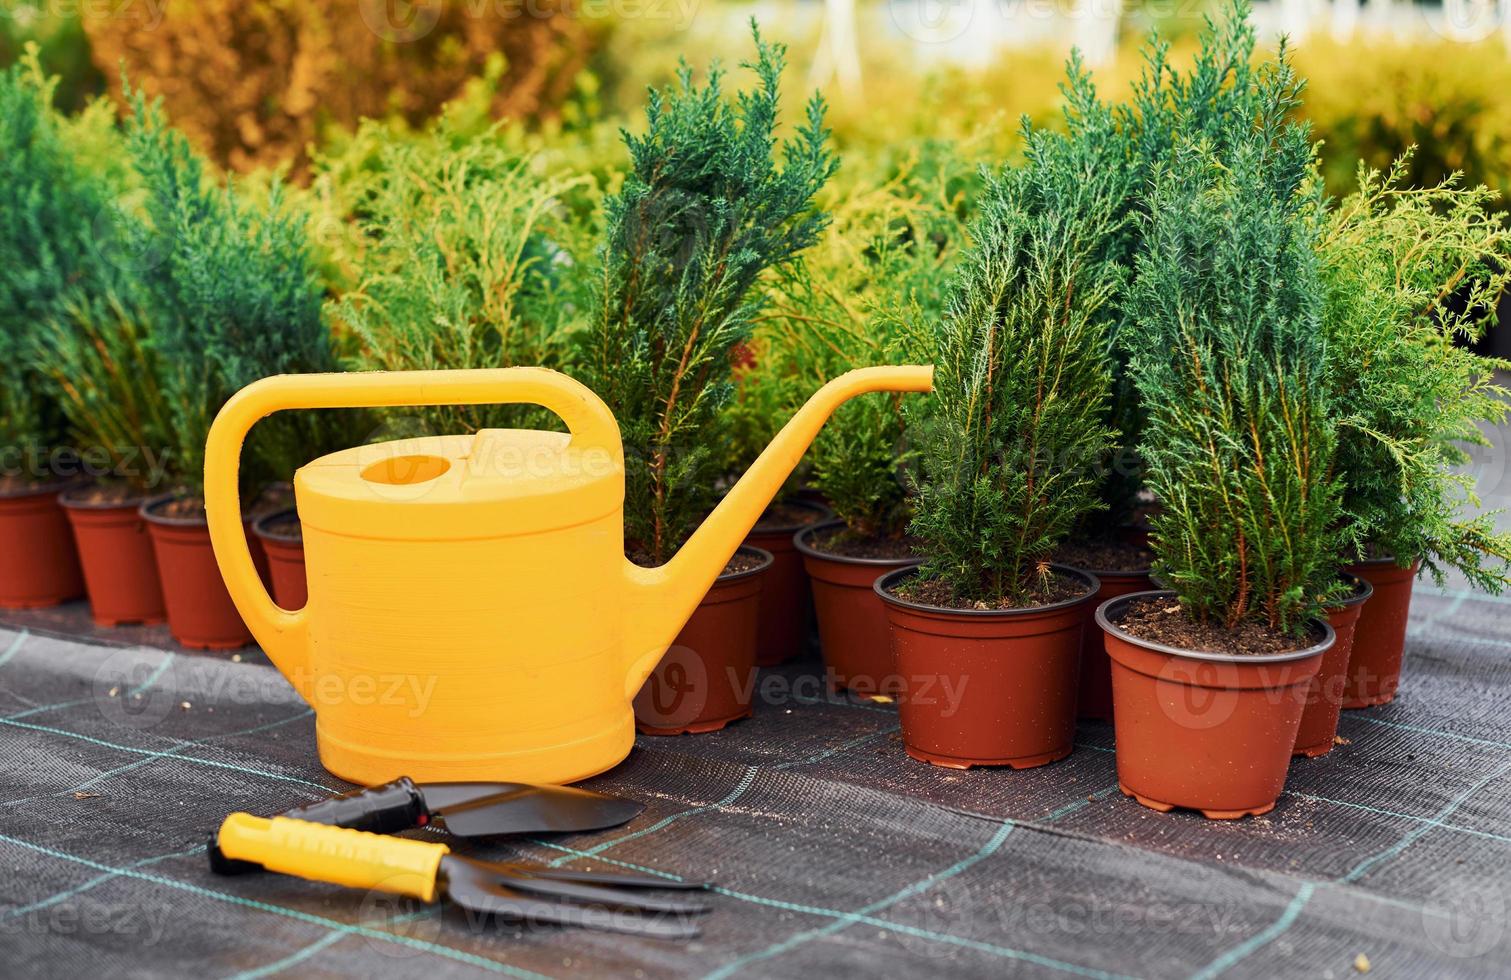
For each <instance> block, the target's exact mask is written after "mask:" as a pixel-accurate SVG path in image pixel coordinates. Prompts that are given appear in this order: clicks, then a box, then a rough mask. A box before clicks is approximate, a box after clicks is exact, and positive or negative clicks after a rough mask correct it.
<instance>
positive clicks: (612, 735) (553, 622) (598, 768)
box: [205, 367, 933, 784]
mask: <svg viewBox="0 0 1511 980" xmlns="http://www.w3.org/2000/svg"><path fill="white" fill-rule="evenodd" d="M932 376H933V369H932V368H929V367H875V368H864V369H861V370H857V371H851V372H850V373H848V374H846V375H844V376H842V377H840V378H837V379H835V380H833V381H831V382H829V383H828V384H827V385H825V386H824V387H823V388H822V389H821V390H820V391H819V392H818V393H817V394H815V395H814V396H813V397H812V398H811V399H809V400H808V403H807V404H806V405H804V406H803V408H802V409H801V410H800V411H799V412H798V413H797V415H796V416H794V417H793V418H792V420H791V421H789V422H788V423H787V425H786V426H785V427H784V428H783V429H782V431H781V432H780V433H778V434H777V437H776V439H775V440H774V441H773V442H772V443H771V445H770V446H768V447H767V448H766V450H765V451H764V452H763V453H761V456H760V458H759V459H757V460H756V461H755V463H754V464H753V465H752V466H751V468H750V472H748V473H746V474H745V476H744V477H743V478H742V479H741V480H740V482H739V483H738V484H736V485H735V487H734V488H733V489H732V490H730V491H729V494H728V495H727V496H726V497H725V498H724V499H723V501H722V502H720V504H719V506H718V507H717V508H715V509H714V511H713V513H712V514H710V515H709V516H708V519H707V520H706V521H705V522H704V523H703V526H702V527H700V528H699V529H698V530H697V531H696V532H695V533H694V534H693V536H692V537H691V538H690V539H689V540H688V541H687V543H686V545H685V546H683V548H682V550H681V551H680V552H678V553H677V554H676V555H675V556H674V557H673V558H672V559H671V560H670V561H668V562H667V563H666V564H665V565H662V566H661V567H659V568H641V567H639V566H637V565H635V564H633V563H631V562H630V561H629V560H628V559H626V558H625V556H624V455H623V447H622V445H621V443H620V439H619V426H618V424H617V423H616V422H615V421H614V416H613V414H612V413H611V412H610V411H609V409H608V406H606V405H604V403H603V402H602V401H600V400H599V399H598V397H597V396H596V395H594V394H593V393H592V392H591V391H589V390H588V389H587V388H585V387H583V386H582V385H581V384H579V383H577V382H576V381H573V380H572V379H571V378H568V377H567V376H566V375H563V374H558V373H556V372H554V371H548V370H546V369H544V368H501V369H495V370H478V371H417V372H404V373H368V374H307V375H283V376H280V377H274V378H266V379H264V380H262V381H258V382H256V383H255V384H252V385H249V386H248V387H246V388H245V389H243V390H242V391H241V392H239V393H238V394H237V395H236V396H235V397H233V398H232V399H231V400H230V401H228V402H227V403H226V405H225V408H223V409H222V410H221V412H220V415H219V416H218V417H217V418H216V420H215V425H214V426H213V427H212V428H211V430H210V439H209V443H208V445H207V446H206V449H205V509H206V511H207V512H208V516H209V522H210V538H211V541H212V542H213V544H214V546H215V557H216V560H217V562H218V563H219V565H220V571H221V574H222V576H224V578H225V581H226V586H227V588H228V589H229V590H230V593H231V598H232V599H233V600H234V601H235V603H236V608H237V609H238V610H240V612H241V615H242V618H243V619H245V620H246V623H247V626H248V627H249V628H250V629H251V631H252V633H253V635H255V636H256V637H257V641H258V642H259V643H260V644H262V648H263V649H264V650H265V651H266V652H267V654H268V656H269V657H270V658H271V659H272V661H273V664H274V665H275V666H276V667H277V668H278V669H279V670H280V671H282V672H283V675H284V676H285V677H287V678H288V679H289V681H290V682H291V683H292V684H293V685H294V688H295V689H296V690H297V691H298V692H299V694H300V695H301V696H302V697H304V699H305V700H306V701H308V702H309V703H310V705H311V706H312V707H313V708H314V709H315V717H316V732H317V741H318V743H319V748H320V759H321V761H322V762H323V763H324V764H325V767H326V768H327V769H329V770H330V771H331V772H333V773H335V774H336V775H337V776H340V777H342V778H343V779H349V780H351V781H353V782H358V783H364V784H375V783H381V782H386V781H388V780H391V779H396V778H398V777H399V776H409V777H411V778H413V779H416V780H418V781H420V782H435V781H451V780H489V781H501V782H523V783H567V782H574V781H576V780H579V779H585V778H587V777H588V776H591V775H594V774H595V773H599V772H603V771H604V770H606V769H610V768H612V767H613V766H615V765H617V764H618V763H619V762H621V761H622V760H623V759H624V757H625V756H626V755H628V754H629V751H630V747H631V745H632V744H633V743H634V738H635V725H634V717H633V713H632V710H631V702H632V700H633V699H634V697H635V694H636V692H638V691H639V689H640V686H641V684H642V683H643V682H644V681H645V678H646V677H647V675H649V674H650V672H651V670H652V669H654V668H655V666H656V663H657V662H658V661H659V660H660V659H661V656H662V654H664V653H665V652H666V649H667V647H668V646H669V645H670V644H671V643H672V641H673V639H675V638H676V636H677V633H678V632H679V631H680V630H681V629H682V627H683V625H685V624H686V622H687V620H688V617H690V616H691V615H692V613H693V610H694V609H695V608H696V607H697V605H698V602H699V601H700V600H701V599H702V598H703V595H704V593H706V592H707V591H708V588H709V586H710V585H712V584H713V581H714V579H715V578H717V577H718V575H719V573H720V572H721V571H723V568H724V564H725V562H727V561H728V560H729V558H730V556H731V555H733V554H734V552H735V549H736V548H738V547H739V545H740V542H741V541H742V540H743V539H744V538H745V536H746V534H747V533H748V532H749V531H750V529H751V527H752V526H753V525H754V524H755V522H756V521H757V520H758V519H759V518H760V516H761V513H762V511H764V510H765V509H766V506H767V504H769V503H770V502H771V498H772V497H773V496H774V495H775V494H776V492H777V490H778V489H779V488H780V487H781V485H782V483H783V482H784V481H785V480H786V479H787V476H788V475H789V474H790V473H791V472H792V469H793V467H795V466H796V465H797V463H798V460H799V459H800V458H801V457H802V455H803V452H804V451H805V450H806V449H807V448H808V444H809V443H810V442H812V441H813V438H814V436H815V435H817V434H818V430H819V428H820V427H821V426H822V425H823V424H824V422H825V420H827V419H828V418H829V416H830V414H831V413H833V411H834V410H835V408H837V407H838V406H839V405H840V404H841V403H842V402H844V401H845V400H846V399H849V398H852V397H854V396H856V395H859V394H863V393H865V392H871V391H929V390H930V387H931V382H932ZM487 403H517V404H534V405H540V406H543V407H545V408H547V409H549V410H551V411H552V412H554V413H556V414H557V415H559V416H560V417H561V419H562V420H563V421H564V422H566V424H567V428H568V429H569V430H570V435H568V434H566V433H560V432H546V431H534V430H524V429H485V430H483V431H481V432H478V433H476V434H475V435H455V436H438V437H427V438H420V439H402V440H398V441H394V442H386V443H379V444H377V445H370V446H359V447H357V448H355V449H347V450H344V451H342V452H338V453H332V454H331V455H329V456H325V457H322V458H320V459H317V460H315V461H314V462H312V463H309V464H307V465H306V466H304V467H303V468H302V469H300V470H299V472H298V473H297V474H296V475H295V478H294V492H295V497H296V500H297V503H298V508H299V517H300V520H301V521H302V522H303V525H304V550H305V562H306V570H307V575H308V579H309V600H308V602H307V604H306V605H305V607H304V608H303V609H301V610H299V611H293V610H287V609H280V608H279V607H278V606H276V605H274V603H273V601H272V600H271V599H270V598H269V597H268V594H267V592H266V591H265V590H264V588H263V586H262V582H261V581H260V580H259V578H258V576H257V572H256V570H255V568H254V567H253V565H252V559H251V556H250V555H249V554H248V552H247V540H246V533H245V529H244V528H243V526H242V523H241V506H240V501H239V499H238V497H237V467H238V463H239V459H240V455H241V445H242V440H243V439H244V438H245V437H246V434H247V431H248V430H249V429H250V428H251V427H252V426H253V424H255V423H256V422H257V420H258V419H261V418H262V417H264V416H266V415H269V414H271V413H273V412H277V411H282V410H285V409H304V408H355V407H380V406H389V407H392V406H404V405H407V406H414V405H440V404H458V405H478V404H487Z"/></svg>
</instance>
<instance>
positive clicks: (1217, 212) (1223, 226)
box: [1127, 51, 1338, 632]
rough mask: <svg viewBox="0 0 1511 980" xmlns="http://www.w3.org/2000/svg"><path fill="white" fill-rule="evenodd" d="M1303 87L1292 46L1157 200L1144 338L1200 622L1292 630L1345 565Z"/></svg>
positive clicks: (1142, 317)
mask: <svg viewBox="0 0 1511 980" xmlns="http://www.w3.org/2000/svg"><path fill="white" fill-rule="evenodd" d="M1300 87H1301V86H1300V83H1299V82H1297V81H1296V79H1295V78H1294V75H1293V74H1292V72H1291V70H1290V68H1289V66H1288V64H1287V63H1286V61H1285V56H1284V52H1283V51H1282V54H1281V60H1280V62H1279V63H1278V64H1273V65H1270V66H1267V68H1266V70H1265V72H1264V74H1263V75H1262V77H1259V78H1258V79H1256V81H1255V84H1254V95H1255V97H1256V98H1257V100H1258V104H1259V108H1260V111H1259V113H1258V115H1257V116H1255V117H1254V119H1253V121H1249V120H1245V119H1242V118H1240V117H1236V116H1235V117H1233V118H1232V120H1231V121H1230V122H1229V123H1228V125H1227V127H1225V128H1224V129H1223V130H1220V131H1219V133H1218V134H1217V135H1218V138H1217V139H1209V138H1208V135H1209V134H1206V133H1202V132H1197V133H1194V134H1193V135H1192V138H1191V139H1190V140H1185V139H1181V140H1179V141H1178V142H1177V145H1176V147H1175V153H1174V156H1173V159H1172V160H1171V161H1170V164H1169V166H1168V167H1167V168H1165V169H1164V170H1162V171H1161V172H1160V173H1159V175H1158V176H1157V178H1156V181H1155V185H1154V188H1153V190H1152V192H1151V195H1150V199H1149V207H1148V218H1147V226H1146V229H1145V248H1144V250H1143V252H1142V254H1141V255H1140V256H1139V260H1138V274H1137V280H1136V282H1135V284H1134V287H1133V289H1132V292H1131V296H1130V302H1129V309H1128V313H1129V315H1130V318H1131V325H1130V328H1129V330H1128V335H1127V339H1128V343H1129V345H1130V349H1131V351H1132V370H1133V376H1134V379H1135V381H1136V383H1137V385H1138V390H1139V393H1140V395H1141V399H1142V402H1143V405H1144V409H1145V412H1146V414H1147V425H1146V428H1145V432H1144V441H1143V454H1144V458H1145V461H1146V464H1147V468H1148V469H1147V479H1148V483H1149V486H1150V487H1151V488H1152V489H1153V490H1154V492H1155V494H1156V495H1157V496H1158V497H1159V499H1160V502H1161V503H1162V504H1163V505H1164V509H1163V511H1162V513H1161V514H1160V515H1159V516H1157V517H1156V518H1155V519H1154V547H1155V553H1156V556H1157V562H1156V567H1157V570H1158V572H1159V574H1160V575H1162V576H1163V578H1164V579H1165V580H1166V581H1167V582H1169V583H1170V585H1171V586H1172V587H1173V588H1174V589H1176V591H1177V592H1178V593H1179V595H1180V598H1181V602H1182V605H1183V607H1184V608H1185V610H1186V612H1187V614H1188V615H1190V616H1192V617H1193V618H1195V619H1197V620H1198V621H1202V622H1209V621H1215V622H1217V623H1220V624H1223V625H1226V626H1229V627H1232V626H1235V625H1237V624H1238V623H1239V622H1241V621H1244V620H1249V619H1255V620H1258V621H1260V622H1263V623H1265V624H1266V625H1268V626H1269V627H1271V628H1273V629H1276V630H1282V631H1287V632H1296V631H1299V630H1300V629H1301V627H1302V624H1303V622H1304V620H1305V617H1306V616H1307V615H1310V614H1312V613H1313V612H1315V611H1316V609H1317V608H1318V606H1317V596H1318V595H1319V593H1320V592H1322V591H1325V590H1326V589H1327V587H1328V586H1329V584H1330V583H1331V580H1332V577H1333V575H1334V570H1335V568H1336V563H1337V548H1336V537H1335V535H1334V534H1333V533H1332V528H1333V527H1334V524H1335V521H1336V518H1337V516H1338V493H1337V488H1336V486H1335V485H1334V483H1333V482H1332V480H1331V479H1330V476H1329V474H1330V469H1331V465H1332V459H1333V453H1334V445H1335V433H1334V426H1333V423H1332V420H1331V418H1330V416H1329V407H1328V400H1327V393H1326V385H1325V381H1326V371H1327V364H1326V354H1325V347H1324V343H1323V338H1322V333H1321V321H1320V316H1321V310H1322V289H1321V282H1320V279H1319V274H1318V270H1317V262H1316V257H1315V253H1314V246H1315V241H1314V235H1313V234H1312V233H1311V223H1310V221H1309V219H1310V217H1311V212H1310V207H1311V202H1312V197H1311V195H1310V194H1309V193H1308V192H1307V191H1306V188H1305V184H1306V181H1307V180H1308V178H1309V177H1310V176H1311V175H1312V173H1313V165H1312V164H1313V156H1312V147H1311V145H1310V141H1309V139H1308V137H1307V133H1306V130H1305V129H1304V128H1303V127H1301V126H1298V125H1294V124H1291V123H1288V122H1287V121H1286V119H1287V116H1288V115H1289V114H1290V113H1291V111H1292V110H1293V109H1294V107H1295V105H1296V103H1297V101H1298V96H1299V92H1300ZM1176 126H1177V131H1178V132H1180V131H1181V130H1180V128H1179V127H1180V122H1179V120H1177V121H1176Z"/></svg>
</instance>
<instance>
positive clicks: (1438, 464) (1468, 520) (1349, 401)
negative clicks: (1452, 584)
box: [1319, 156, 1511, 592]
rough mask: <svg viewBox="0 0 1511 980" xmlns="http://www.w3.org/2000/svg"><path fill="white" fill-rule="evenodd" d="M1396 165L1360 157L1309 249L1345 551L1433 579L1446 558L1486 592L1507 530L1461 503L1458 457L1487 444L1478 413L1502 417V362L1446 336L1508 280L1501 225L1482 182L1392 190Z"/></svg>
mask: <svg viewBox="0 0 1511 980" xmlns="http://www.w3.org/2000/svg"><path fill="white" fill-rule="evenodd" d="M1409 166H1410V161H1409V156H1408V157H1407V158H1403V159H1401V160H1398V161H1397V162H1396V164H1395V165H1394V166H1393V167H1392V168H1391V170H1390V172H1389V173H1386V174H1381V173H1379V172H1377V171H1370V170H1367V169H1364V168H1363V167H1362V166H1361V168H1360V170H1359V185H1358V191H1357V192H1356V193H1354V194H1353V195H1352V196H1350V197H1349V198H1348V199H1346V200H1345V201H1343V203H1342V205H1341V207H1339V208H1338V209H1337V211H1335V212H1334V213H1332V214H1331V215H1330V216H1329V217H1328V218H1327V220H1326V221H1325V223H1324V225H1323V228H1322V234H1321V242H1320V245H1319V255H1320V260H1321V269H1322V280H1323V285H1324V290H1325V293H1324V296H1325V299H1324V311H1323V325H1324V328H1325V332H1326V336H1327V343H1328V355H1329V356H1328V365H1329V382H1330V384H1329V387H1330V389H1331V391H1332V395H1333V413H1334V415H1335V417H1336V418H1337V424H1338V455H1337V461H1336V466H1335V470H1336V473H1337V475H1338V477H1339V478H1340V480H1341V481H1342V484H1343V529H1344V532H1345V536H1346V539H1347V541H1346V546H1347V548H1348V551H1349V553H1350V555H1351V557H1353V558H1356V559H1359V558H1370V557H1376V556H1382V557H1383V556H1391V557H1394V558H1395V559H1396V561H1397V562H1398V563H1400V564H1401V565H1402V566H1403V567H1405V566H1409V565H1410V564H1411V563H1412V562H1414V561H1418V560H1420V561H1421V562H1422V563H1423V565H1425V566H1426V568H1427V569H1428V570H1429V571H1430V572H1431V573H1432V574H1433V576H1434V577H1435V578H1436V579H1437V580H1438V581H1439V582H1441V580H1442V572H1443V569H1444V568H1446V567H1452V568H1456V569H1458V570H1459V571H1460V572H1462V573H1463V574H1464V575H1465V576H1466V577H1467V578H1468V579H1469V580H1470V581H1471V582H1473V583H1474V584H1475V585H1476V586H1478V587H1480V588H1483V589H1488V590H1490V591H1492V592H1500V591H1502V590H1503V589H1504V588H1505V587H1506V586H1507V585H1508V584H1511V578H1508V575H1507V573H1508V563H1511V535H1507V534H1504V533H1497V531H1496V528H1495V515H1493V514H1488V513H1470V514H1465V513H1464V510H1465V509H1466V508H1468V509H1472V510H1476V511H1477V510H1478V505H1479V500H1478V499H1477V497H1476V496H1475V492H1474V481H1473V477H1472V475H1471V474H1469V473H1466V472H1464V471H1463V470H1462V469H1460V468H1459V467H1460V466H1461V465H1462V464H1464V463H1466V462H1468V461H1469V457H1468V455H1467V454H1466V452H1465V450H1464V446H1465V445H1466V444H1469V445H1474V444H1477V445H1481V446H1489V445H1490V444H1489V442H1488V441H1487V440H1486V438H1485V435H1484V434H1483V433H1482V432H1481V431H1480V430H1479V428H1478V423H1480V422H1489V423H1492V424H1497V423H1500V422H1503V421H1504V420H1505V419H1506V416H1507V410H1508V405H1507V391H1506V390H1505V389H1504V388H1503V387H1501V386H1500V385H1497V384H1496V383H1495V379H1494V374H1493V372H1494V371H1495V370H1496V369H1500V370H1507V369H1511V364H1508V363H1507V362H1505V361H1498V360H1492V359H1489V358H1482V357H1478V356H1476V355H1475V354H1474V353H1472V352H1471V351H1469V350H1467V349H1465V348H1464V347H1463V346H1460V345H1459V344H1457V343H1455V341H1464V342H1468V341H1473V340H1475V339H1477V338H1478V337H1479V336H1480V335H1481V334H1482V332H1483V330H1484V329H1485V326H1486V324H1487V323H1488V322H1491V321H1492V320H1493V317H1494V310H1495V304H1496V301H1497V299H1498V298H1499V297H1500V295H1501V293H1502V292H1503V291H1504V290H1505V289H1506V287H1507V283H1508V279H1511V272H1508V271H1507V270H1508V268H1511V230H1508V229H1507V227H1506V224H1505V220H1504V218H1503V217H1502V216H1501V215H1499V214H1497V213H1496V212H1495V211H1494V210H1493V207H1494V204H1495V200H1496V195H1495V193H1494V192H1493V191H1490V190H1488V189H1487V188H1485V187H1483V186H1481V187H1474V188H1466V187H1461V186H1459V184H1458V182H1457V179H1456V178H1454V179H1450V180H1448V181H1446V182H1445V183H1443V184H1440V185H1438V186H1436V187H1429V188H1420V189H1418V188H1411V187H1407V186H1403V182H1404V179H1405V177H1406V176H1407V174H1408V173H1409ZM1501 329H1507V328H1506V327H1504V326H1503V327H1502V328H1501Z"/></svg>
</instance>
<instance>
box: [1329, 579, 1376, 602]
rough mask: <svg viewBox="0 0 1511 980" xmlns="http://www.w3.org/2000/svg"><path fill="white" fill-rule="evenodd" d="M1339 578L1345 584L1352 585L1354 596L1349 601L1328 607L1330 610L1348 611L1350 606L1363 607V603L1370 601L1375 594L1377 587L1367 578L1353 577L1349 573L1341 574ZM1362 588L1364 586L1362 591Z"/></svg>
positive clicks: (1344, 600)
mask: <svg viewBox="0 0 1511 980" xmlns="http://www.w3.org/2000/svg"><path fill="white" fill-rule="evenodd" d="M1338 578H1340V579H1342V580H1343V581H1344V582H1345V583H1347V584H1350V585H1352V586H1353V587H1354V594H1353V595H1351V596H1349V597H1348V598H1347V599H1340V600H1339V601H1338V602H1336V603H1334V604H1333V605H1331V606H1328V608H1329V609H1347V608H1349V607H1350V606H1358V605H1362V604H1363V603H1365V602H1367V601H1369V597H1370V596H1372V595H1374V594H1375V587H1374V585H1373V584H1371V583H1370V581H1369V579H1367V578H1363V577H1362V576H1359V575H1353V574H1351V573H1349V572H1339V573H1338ZM1360 586H1363V588H1362V589H1361V588H1360Z"/></svg>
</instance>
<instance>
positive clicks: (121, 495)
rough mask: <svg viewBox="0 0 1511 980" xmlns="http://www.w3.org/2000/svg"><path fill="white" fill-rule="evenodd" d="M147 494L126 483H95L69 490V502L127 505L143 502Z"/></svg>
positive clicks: (88, 504) (88, 505)
mask: <svg viewBox="0 0 1511 980" xmlns="http://www.w3.org/2000/svg"><path fill="white" fill-rule="evenodd" d="M144 499H146V494H144V493H142V491H140V490H138V489H137V488H136V487H133V486H129V485H127V484H125V483H93V484H90V485H89V486H87V487H80V488H79V489H77V490H70V491H69V492H68V502H69V503H71V504H83V505H85V506H86V507H111V506H120V507H125V506H127V505H130V504H136V503H141V501H142V500H144Z"/></svg>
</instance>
